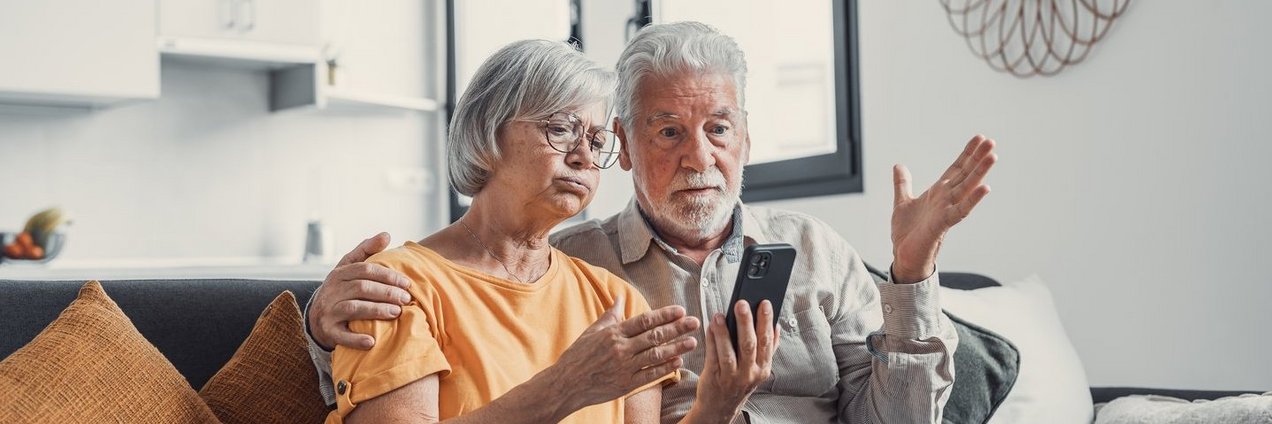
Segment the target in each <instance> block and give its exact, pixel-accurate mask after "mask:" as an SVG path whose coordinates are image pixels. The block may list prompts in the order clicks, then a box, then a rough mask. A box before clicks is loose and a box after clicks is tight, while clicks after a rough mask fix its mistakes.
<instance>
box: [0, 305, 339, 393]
mask: <svg viewBox="0 0 1272 424" xmlns="http://www.w3.org/2000/svg"><path fill="white" fill-rule="evenodd" d="M318 284H319V282H318V281H263V280H106V281H102V288H104V289H105V290H106V294H107V295H109V296H110V298H111V299H113V300H114V301H115V303H118V304H119V308H120V309H122V310H123V311H124V314H126V315H128V318H129V319H131V320H132V322H133V325H135V326H136V327H137V330H139V331H140V332H141V334H142V335H143V336H145V337H146V339H147V340H149V341H150V343H151V344H154V345H155V347H157V348H159V351H160V352H163V354H164V356H167V357H168V360H169V361H171V362H172V365H174V366H176V368H177V370H178V371H180V372H181V374H182V375H184V376H185V378H186V380H188V381H189V382H190V386H191V387H193V388H194V389H195V390H198V389H199V388H201V387H203V383H206V382H207V381H208V379H209V378H211V377H212V375H213V374H215V373H216V372H217V370H219V369H221V366H222V365H224V364H225V363H226V361H229V359H230V357H231V356H233V355H234V351H235V350H236V349H238V347H239V344H241V343H242V342H243V339H245V338H247V334H248V333H249V332H251V330H252V325H253V324H255V323H256V318H257V317H259V316H260V313H261V311H262V310H264V309H265V306H266V305H269V302H270V301H272V300H274V297H276V296H278V294H279V293H282V292H283V291H284V290H291V292H292V293H293V294H295V295H296V301H297V302H298V303H299V304H300V307H301V308H304V307H305V302H307V301H308V300H309V297H310V296H311V295H312V294H313V292H314V289H316V288H317V287H318ZM83 285H84V281H14V280H0V359H3V358H6V357H8V356H9V354H11V353H13V352H14V351H16V350H18V349H19V348H21V347H22V346H24V345H26V344H27V343H29V342H30V341H31V340H32V339H34V338H35V336H36V335H37V334H39V333H40V331H41V330H43V329H44V327H45V326H47V325H48V324H49V323H50V322H52V321H53V320H54V319H56V318H57V316H58V314H59V313H61V312H62V310H63V309H65V308H66V306H67V305H69V304H70V303H71V301H72V300H75V295H76V294H77V293H78V292H79V289H80V287H81V286H83Z"/></svg>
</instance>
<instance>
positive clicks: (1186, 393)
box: [1091, 387, 1263, 403]
mask: <svg viewBox="0 0 1272 424" xmlns="http://www.w3.org/2000/svg"><path fill="white" fill-rule="evenodd" d="M1246 393H1253V394H1259V393H1263V392H1256V391H1242V390H1176V389H1150V388H1145V387H1092V388H1091V401H1092V402H1093V403H1104V402H1108V401H1111V400H1113V399H1117V398H1120V397H1122V396H1129V395H1160V396H1170V397H1174V398H1180V399H1186V400H1198V399H1207V400H1215V399H1218V398H1221V397H1228V396H1237V395H1243V394H1246Z"/></svg>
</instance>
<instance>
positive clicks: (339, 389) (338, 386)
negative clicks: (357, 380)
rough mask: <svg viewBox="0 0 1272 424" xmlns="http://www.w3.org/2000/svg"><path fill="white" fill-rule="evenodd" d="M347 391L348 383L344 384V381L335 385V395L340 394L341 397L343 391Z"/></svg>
mask: <svg viewBox="0 0 1272 424" xmlns="http://www.w3.org/2000/svg"><path fill="white" fill-rule="evenodd" d="M348 389H349V383H346V382H345V381H344V380H340V382H338V383H336V393H337V394H342V395H343V394H345V391H346V390H348Z"/></svg>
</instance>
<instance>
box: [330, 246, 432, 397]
mask: <svg viewBox="0 0 1272 424" xmlns="http://www.w3.org/2000/svg"><path fill="white" fill-rule="evenodd" d="M383 265H386V266H389V265H390V264H383ZM390 267H391V266H390ZM410 292H411V302H410V303H408V304H406V305H404V306H402V313H401V314H400V315H398V318H397V319H395V320H362V321H353V322H350V323H349V330H351V331H353V332H355V333H361V334H369V335H371V336H372V337H375V346H374V347H372V348H371V349H370V350H358V349H351V348H347V347H344V346H337V347H336V350H335V352H333V353H332V363H331V368H332V379H333V380H335V382H336V406H337V410H336V413H335V415H338V416H340V417H344V416H347V415H348V414H349V413H350V412H352V411H353V408H354V407H355V406H357V405H358V404H359V403H361V402H363V401H366V400H368V399H372V398H375V397H377V396H380V395H383V394H385V393H388V392H390V391H393V390H395V389H398V388H401V387H402V386H405V385H407V384H410V383H412V382H415V381H416V380H419V379H421V378H424V377H427V376H429V375H430V374H438V377H445V376H446V375H448V374H450V370H451V365H450V363H449V362H447V360H446V356H445V355H444V354H443V353H442V349H441V346H440V345H438V342H437V332H436V331H434V329H433V328H432V324H430V322H435V321H430V319H429V318H430V316H431V315H432V314H431V311H429V310H427V308H428V307H429V305H431V303H430V302H429V300H428V299H420V297H421V296H427V294H426V293H422V291H421V290H419V289H418V283H417V286H416V287H414V288H412V289H411V290H410ZM342 385H343V386H344V387H343V390H342V388H341V386H342ZM329 421H330V420H329Z"/></svg>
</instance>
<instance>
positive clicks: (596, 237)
mask: <svg viewBox="0 0 1272 424" xmlns="http://www.w3.org/2000/svg"><path fill="white" fill-rule="evenodd" d="M617 235H618V215H614V216H611V217H608V218H605V219H589V220H587V221H584V222H581V223H578V224H574V225H571V226H569V227H566V228H564V229H562V230H560V231H557V232H555V233H552V235H551V236H549V242H550V243H552V245H553V246H556V248H557V249H561V250H562V251H564V252H565V253H567V254H570V255H571V256H576V255H574V253H573V252H572V251H571V249H570V248H574V247H578V246H580V245H582V246H595V245H596V243H600V242H607V243H608V242H609V239H610V238H613V237H616V236H617Z"/></svg>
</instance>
